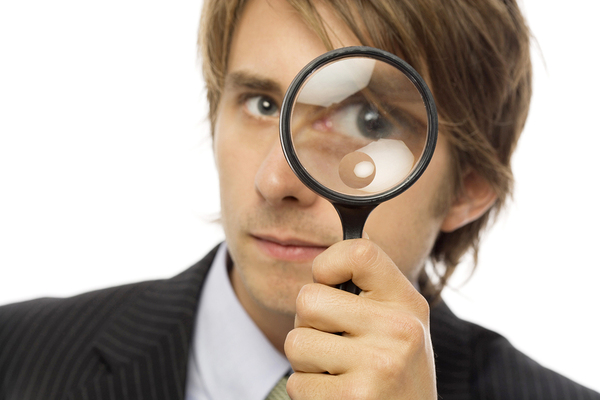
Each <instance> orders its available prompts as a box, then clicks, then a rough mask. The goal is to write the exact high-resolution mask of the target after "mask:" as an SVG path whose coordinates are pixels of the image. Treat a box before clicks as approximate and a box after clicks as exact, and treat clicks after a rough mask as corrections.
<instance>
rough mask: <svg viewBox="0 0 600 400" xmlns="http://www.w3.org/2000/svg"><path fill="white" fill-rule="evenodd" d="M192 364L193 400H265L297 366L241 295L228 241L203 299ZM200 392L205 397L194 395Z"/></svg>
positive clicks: (220, 251) (216, 258)
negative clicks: (252, 314) (234, 278)
mask: <svg viewBox="0 0 600 400" xmlns="http://www.w3.org/2000/svg"><path fill="white" fill-rule="evenodd" d="M190 366H191V368H190V370H189V371H190V372H189V373H188V393H187V394H186V396H188V397H186V398H188V399H190V398H199V399H202V398H207V399H222V400H228V399H232V400H233V399H236V400H237V399H241V398H243V399H248V400H263V399H264V398H265V397H267V395H268V394H269V392H270V391H271V389H272V388H273V387H274V386H275V385H276V384H277V382H278V381H279V379H281V377H282V376H283V375H285V374H286V373H287V372H288V371H289V370H290V369H291V368H290V364H289V362H288V360H287V359H286V358H285V357H284V356H283V355H282V354H281V353H279V352H278V351H277V350H276V349H275V347H273V345H272V344H271V343H270V342H269V341H268V340H267V338H266V337H265V335H264V334H263V333H262V331H261V330H260V329H259V328H258V327H257V326H256V324H255V323H254V321H252V319H251V318H250V317H249V316H248V314H247V313H246V311H245V310H244V308H243V307H242V305H241V304H240V302H239V300H238V298H237V296H236V295H235V292H234V291H233V288H232V286H231V282H230V280H229V276H228V273H227V247H226V245H225V244H223V245H221V247H220V248H219V251H218V252H217V255H216V257H215V260H214V262H213V265H212V267H211V269H210V271H209V273H208V276H207V281H206V283H205V286H204V289H203V291H202V294H201V297H200V306H199V309H198V316H197V318H196V329H195V335H194V338H193V342H192V350H191V353H190ZM190 380H194V381H195V383H193V382H190ZM194 386H195V387H196V389H193V387H194ZM194 390H196V391H197V392H199V393H202V396H205V397H202V396H199V397H189V395H190V393H189V391H194Z"/></svg>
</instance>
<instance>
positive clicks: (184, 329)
mask: <svg viewBox="0 0 600 400" xmlns="http://www.w3.org/2000/svg"><path fill="white" fill-rule="evenodd" d="M216 250H217V249H216V248H215V249H214V250H213V251H211V252H210V253H209V254H208V255H207V256H206V257H205V258H204V259H203V260H201V261H200V262H198V263H197V264H196V265H194V266H192V267H191V268H190V269H188V270H187V271H184V272H183V273H181V274H180V275H177V276H176V277H174V278H172V279H169V280H164V281H156V282H150V283H147V284H146V285H147V287H146V289H145V290H143V291H142V292H141V293H140V294H139V295H136V296H135V297H134V298H133V299H132V300H131V302H130V303H129V304H128V305H127V306H126V307H124V308H123V309H122V311H121V312H120V313H119V314H118V315H117V316H116V317H115V319H114V320H113V321H111V322H110V323H108V325H107V328H106V329H105V330H103V331H102V332H100V333H99V334H98V336H97V339H96V340H95V342H94V351H95V352H96V354H97V355H98V357H99V359H100V361H101V365H102V367H101V368H100V370H99V371H98V372H97V374H96V376H95V378H94V379H92V380H90V381H89V382H88V383H87V384H86V386H84V387H82V388H80V389H77V390H75V391H73V392H72V393H70V395H69V396H68V397H67V398H68V399H71V400H78V399H86V400H131V399H139V400H151V399H155V400H183V398H184V396H185V393H184V392H185V381H186V374H187V363H188V352H189V346H190V343H191V338H192V328H193V326H194V319H195V317H196V311H197V308H198V300H199V296H200V291H201V288H202V285H203V283H204V279H205V277H206V274H207V272H208V269H209V267H210V265H211V264H212V261H213V259H214V256H215V254H216ZM431 336H432V342H433V347H434V352H435V356H436V369H437V380H438V392H439V393H440V394H442V395H443V396H444V398H445V399H446V400H459V399H460V400H462V399H467V398H468V397H465V396H468V393H469V386H468V385H469V374H470V370H471V361H470V360H471V359H472V354H471V346H470V345H469V342H470V340H471V336H472V329H471V325H470V324H469V323H466V322H464V321H462V320H460V319H459V318H457V317H456V316H455V315H454V314H453V313H452V312H451V311H450V309H449V308H448V307H447V306H446V304H444V303H443V302H442V303H439V304H437V305H436V306H435V307H432V309H431Z"/></svg>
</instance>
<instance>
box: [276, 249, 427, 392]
mask: <svg viewBox="0 0 600 400" xmlns="http://www.w3.org/2000/svg"><path fill="white" fill-rule="evenodd" d="M313 279H314V282H315V283H312V284H308V285H306V286H304V287H303V288H302V290H301V291H300V293H299V294H298V299H297V301H296V321H295V328H294V329H293V330H292V331H290V333H289V334H288V336H287V338H286V341H285V353H286V356H287V358H288V360H289V361H290V363H291V365H292V368H293V369H294V374H292V375H291V376H290V379H289V380H288V383H287V391H288V393H289V394H290V397H291V398H292V399H293V400H302V399H312V400H315V399H327V400H332V399H345V400H347V399H407V400H416V399H428V400H434V399H436V398H437V394H436V381H435V366H434V357H433V350H432V345H431V337H430V334H429V305H428V304H427V301H426V300H425V299H424V298H423V297H422V296H421V295H420V294H419V292H418V291H417V290H416V289H415V288H414V287H413V286H412V284H411V283H410V282H409V281H408V280H407V279H406V278H405V277H404V275H403V274H402V273H401V272H400V270H399V269H398V268H397V267H396V265H395V264H394V262H393V261H392V260H391V259H390V258H389V257H388V256H387V255H386V254H385V253H384V252H383V251H382V250H381V249H380V248H379V247H378V246H376V245H375V244H373V243H372V242H370V241H368V240H366V239H357V240H346V241H342V242H340V243H337V244H335V245H333V246H331V247H330V248H329V249H327V250H326V251H325V252H323V253H322V254H321V255H320V256H319V257H317V258H316V259H315V260H314V263H313ZM349 279H352V281H353V282H354V283H355V284H356V285H357V286H358V287H360V288H361V289H362V293H361V294H360V295H358V296H356V295H354V294H350V293H347V292H344V291H341V290H339V289H335V286H336V285H338V284H340V283H343V282H346V281H347V280H349ZM339 332H342V335H336V334H335V333H339Z"/></svg>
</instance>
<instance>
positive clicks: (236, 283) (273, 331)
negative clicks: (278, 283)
mask: <svg viewBox="0 0 600 400" xmlns="http://www.w3.org/2000/svg"><path fill="white" fill-rule="evenodd" d="M229 279H230V280H231V285H232V286H233V290H234V292H235V294H236V296H237V297H238V299H239V301H240V303H241V304H242V306H243V307H244V309H245V310H246V312H247V313H248V315H249V316H250V318H252V320H253V321H254V323H255V324H256V326H258V328H259V329H260V330H261V331H262V332H263V334H264V335H265V336H266V338H267V339H268V340H269V342H271V344H272V345H273V346H274V347H275V348H276V349H277V351H279V352H280V353H281V354H283V355H285V352H284V350H283V348H284V343H285V339H286V337H287V334H288V333H289V332H290V331H291V330H292V329H294V320H295V314H294V313H291V312H284V311H279V310H274V309H270V308H267V307H265V306H264V305H263V304H261V303H260V302H259V301H258V300H257V299H256V298H255V297H254V296H252V294H251V293H249V292H248V290H247V288H246V286H245V285H244V282H243V281H242V279H241V277H240V274H239V273H237V271H236V269H235V267H234V268H232V269H231V270H230V273H229Z"/></svg>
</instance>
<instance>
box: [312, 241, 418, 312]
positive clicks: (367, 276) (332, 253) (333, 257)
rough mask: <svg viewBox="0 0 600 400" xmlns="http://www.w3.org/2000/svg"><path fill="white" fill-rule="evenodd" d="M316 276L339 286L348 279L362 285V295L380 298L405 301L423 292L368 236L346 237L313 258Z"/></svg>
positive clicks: (331, 284) (317, 280)
mask: <svg viewBox="0 0 600 400" xmlns="http://www.w3.org/2000/svg"><path fill="white" fill-rule="evenodd" d="M312 272H313V279H314V280H315V282H317V283H322V284H325V285H328V286H336V285H339V284H341V283H344V282H346V281H348V280H352V281H353V282H354V284H355V285H357V286H358V287H360V288H361V289H362V293H361V294H360V295H361V296H366V297H368V298H371V299H373V300H378V301H406V300H408V298H411V299H412V298H413V297H414V296H415V295H418V296H419V297H421V296H420V294H419V293H418V292H417V290H416V289H415V288H414V286H413V285H412V283H411V282H410V281H409V280H408V279H407V278H406V277H405V276H404V274H403V273H402V272H401V271H400V269H399V268H398V267H397V266H396V264H395V263H394V262H393V261H392V259H390V257H389V256H388V255H387V254H386V253H385V252H384V251H383V250H382V249H381V248H380V247H379V246H377V245H376V244H375V243H373V242H371V241H370V240H366V239H353V240H344V241H342V242H339V243H336V244H334V245H333V246H331V247H330V248H329V249H327V250H326V251H324V252H323V253H321V254H320V255H319V256H318V257H317V258H315V260H314V262H313V268H312Z"/></svg>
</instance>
